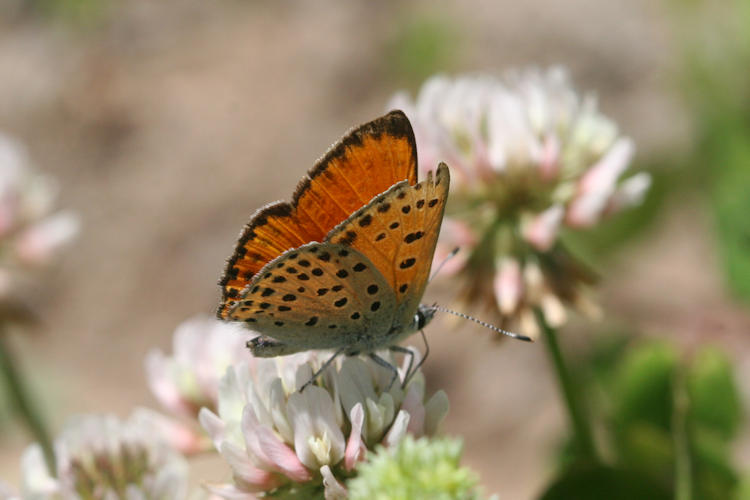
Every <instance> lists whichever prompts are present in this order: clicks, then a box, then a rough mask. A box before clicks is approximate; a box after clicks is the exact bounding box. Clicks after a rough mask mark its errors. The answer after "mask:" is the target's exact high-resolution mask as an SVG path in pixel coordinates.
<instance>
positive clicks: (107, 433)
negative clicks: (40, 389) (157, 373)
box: [11, 410, 188, 500]
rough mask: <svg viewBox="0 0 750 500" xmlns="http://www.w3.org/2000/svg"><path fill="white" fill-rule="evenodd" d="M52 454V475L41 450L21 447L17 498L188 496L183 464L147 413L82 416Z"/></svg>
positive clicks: (72, 499)
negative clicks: (123, 418) (124, 418)
mask: <svg viewBox="0 0 750 500" xmlns="http://www.w3.org/2000/svg"><path fill="white" fill-rule="evenodd" d="M55 455H56V459H57V470H56V471H55V474H51V473H50V471H49V469H48V468H47V465H46V464H45V462H44V457H43V455H42V451H41V448H40V447H39V446H38V445H36V444H34V445H31V446H30V447H29V448H27V449H26V451H25V452H24V454H23V457H22V460H21V468H22V476H23V477H22V483H21V494H20V495H19V497H18V498H24V499H27V498H28V499H32V498H33V499H39V500H48V499H49V500H53V499H54V500H58V499H59V500H83V499H88V498H103V499H110V498H111V499H116V498H127V499H144V500H145V499H157V498H158V499H180V500H182V499H184V498H186V496H187V473H188V468H187V462H186V461H185V460H184V458H183V457H182V456H181V455H180V454H178V453H177V452H176V451H175V450H173V449H172V448H171V447H170V446H169V445H168V444H167V442H166V441H165V440H164V439H163V438H162V436H161V434H160V432H159V428H158V426H155V425H154V422H153V420H152V414H151V413H149V412H147V411H139V410H136V411H135V412H134V413H133V415H132V416H131V417H130V418H129V419H128V420H127V421H124V422H123V421H121V420H119V419H117V418H116V417H114V416H95V415H86V416H81V417H79V418H77V419H75V420H73V421H71V422H70V423H69V424H68V426H66V428H65V429H64V430H63V432H62V434H61V435H60V437H59V438H58V439H57V440H56V441H55ZM11 498H12V497H11Z"/></svg>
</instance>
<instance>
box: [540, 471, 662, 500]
mask: <svg viewBox="0 0 750 500" xmlns="http://www.w3.org/2000/svg"><path fill="white" fill-rule="evenodd" d="M539 498H540V500H602V499H604V498H606V499H607V500H634V499H641V498H643V499H649V500H662V499H663V500H667V499H671V498H672V495H671V493H670V492H669V490H668V489H667V488H665V487H664V486H663V485H660V484H658V483H656V482H654V481H653V480H652V479H651V478H649V477H648V476H645V475H642V474H638V473H636V472H633V471H629V470H625V469H615V468H610V467H604V466H588V467H576V468H573V469H570V470H568V471H566V472H565V473H564V474H563V475H561V476H560V477H558V478H557V479H556V480H554V481H553V483H552V485H551V486H549V488H548V489H547V491H546V492H544V493H543V494H542V496H541V497H539Z"/></svg>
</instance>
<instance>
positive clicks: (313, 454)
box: [200, 353, 448, 498]
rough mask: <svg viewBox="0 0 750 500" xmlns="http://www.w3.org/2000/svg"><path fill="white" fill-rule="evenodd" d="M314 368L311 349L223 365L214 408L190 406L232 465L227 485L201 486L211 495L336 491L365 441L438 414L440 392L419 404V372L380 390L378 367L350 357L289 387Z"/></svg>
mask: <svg viewBox="0 0 750 500" xmlns="http://www.w3.org/2000/svg"><path fill="white" fill-rule="evenodd" d="M319 367H320V362H319V360H318V358H317V356H316V355H315V354H311V353H303V354H296V355H293V356H287V357H284V358H274V359H262V358H257V359H254V360H252V361H250V362H244V363H240V364H238V365H235V366H233V367H230V368H229V369H228V370H227V374H226V376H225V377H224V378H223V379H222V382H221V385H220V389H219V406H218V414H216V413H214V412H212V411H211V410H208V409H203V410H201V413H200V420H201V423H202V425H203V427H204V428H205V429H206V430H207V431H208V433H209V434H210V435H211V437H212V438H213V441H214V444H215V446H216V448H217V449H218V450H219V452H220V453H221V454H222V455H223V456H224V458H225V459H226V460H227V461H228V462H229V464H230V466H231V467H232V471H233V473H234V484H223V485H214V486H211V490H212V491H213V492H214V493H216V494H218V495H220V496H223V497H225V498H235V497H236V496H237V495H241V494H242V493H248V492H269V491H290V492H291V491H296V492H299V491H304V492H305V494H306V495H308V496H309V497H311V498H312V497H316V496H322V495H325V496H326V498H345V496H344V495H345V494H346V491H345V489H344V488H343V486H342V485H341V484H340V482H339V479H343V478H346V477H349V476H351V475H352V474H354V472H353V471H354V468H355V466H356V464H357V462H359V461H361V460H363V459H364V458H365V455H366V453H367V451H368V450H369V449H372V448H373V447H374V446H375V445H376V444H379V443H383V444H386V445H392V444H395V443H397V442H399V441H400V440H401V439H402V438H403V436H404V435H405V434H406V433H412V434H415V435H417V436H420V435H423V434H432V433H434V432H435V430H436V428H437V425H438V424H439V423H440V421H441V420H442V418H443V417H444V416H445V414H446V412H447V409H448V405H447V398H446V396H445V393H443V392H438V393H436V394H435V395H433V396H432V397H431V398H430V399H429V400H428V401H427V402H425V400H424V379H423V377H422V375H421V374H417V375H416V376H415V377H413V378H412V380H411V381H410V382H409V384H408V385H407V386H406V388H405V389H402V388H401V387H400V385H399V384H393V386H391V387H390V388H388V383H389V381H390V373H388V370H386V369H384V368H382V367H380V366H378V365H375V364H374V363H370V362H365V361H363V360H361V359H359V358H354V357H351V358H346V359H344V360H343V361H342V362H340V363H338V364H337V365H336V366H335V367H334V366H332V367H331V368H329V369H328V370H327V371H326V372H325V373H324V374H323V376H322V377H321V379H322V380H321V381H320V382H319V383H316V384H313V385H311V386H308V387H307V388H306V389H305V390H304V391H302V392H299V388H300V387H302V385H303V384H304V383H305V382H307V381H308V380H309V379H310V377H311V376H312V374H313V373H314V372H315V370H317V369H318V368H319ZM337 478H338V479H337Z"/></svg>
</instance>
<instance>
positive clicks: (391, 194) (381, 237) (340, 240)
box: [326, 163, 450, 321]
mask: <svg viewBox="0 0 750 500" xmlns="http://www.w3.org/2000/svg"><path fill="white" fill-rule="evenodd" d="M449 184H450V174H449V172H448V167H447V166H446V165H445V164H443V163H441V164H440V165H439V166H438V169H437V174H436V175H435V176H434V177H433V176H432V172H430V173H429V174H428V176H427V179H425V180H424V181H422V182H420V183H418V184H416V185H414V186H412V185H409V184H408V183H405V182H402V183H399V184H397V185H395V186H393V187H392V188H391V189H389V190H388V191H387V192H385V193H383V194H382V195H379V196H377V197H376V198H375V199H373V200H372V202H371V203H369V204H368V205H367V206H365V207H364V208H362V209H361V210H358V211H357V212H356V213H354V214H353V215H352V216H351V217H349V218H348V219H347V220H346V221H344V222H343V223H341V224H340V225H339V226H337V227H336V228H335V229H333V231H331V233H330V234H329V235H328V237H327V238H326V239H327V241H331V242H332V243H336V244H339V245H347V246H350V247H352V248H355V249H357V250H359V251H360V252H362V253H363V254H364V255H366V256H367V257H369V259H370V260H371V261H372V263H373V264H374V265H375V267H377V268H378V270H379V271H380V273H381V274H382V275H383V277H384V278H385V280H386V281H387V282H388V284H389V285H390V287H391V289H392V290H393V291H394V293H395V295H396V301H397V304H398V311H399V314H403V316H404V317H403V318H399V319H400V320H402V321H404V320H405V321H408V320H410V319H411V317H412V316H413V314H414V313H415V312H416V309H417V306H418V305H419V302H420V300H421V299H422V295H423V294H424V289H425V287H426V286H427V280H428V279H429V274H430V268H431V266H432V256H433V254H434V253H435V245H436V243H437V238H438V233H439V232H440V225H441V223H442V221H443V212H444V211H445V203H446V200H447V197H448V187H449Z"/></svg>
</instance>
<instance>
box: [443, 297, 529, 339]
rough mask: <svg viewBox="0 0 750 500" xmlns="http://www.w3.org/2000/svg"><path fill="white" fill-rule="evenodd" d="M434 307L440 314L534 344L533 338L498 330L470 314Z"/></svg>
mask: <svg viewBox="0 0 750 500" xmlns="http://www.w3.org/2000/svg"><path fill="white" fill-rule="evenodd" d="M433 307H434V308H435V310H436V311H440V312H444V313H448V314H453V315H454V316H458V317H459V318H463V319H468V320H470V321H473V322H474V323H477V324H480V325H482V326H483V327H485V328H489V329H490V330H492V331H493V332H497V333H502V334H503V335H507V336H508V337H511V338H514V339H518V340H523V341H525V342H533V340H532V339H531V337H527V336H526V335H521V334H518V333H513V332H509V331H507V330H503V329H502V328H498V327H496V326H495V325H491V324H489V323H486V322H484V321H482V320H480V319H477V318H474V317H472V316H469V315H468V314H464V313H460V312H456V311H452V310H450V309H446V308H445V307H441V306H438V305H435V306H433Z"/></svg>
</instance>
